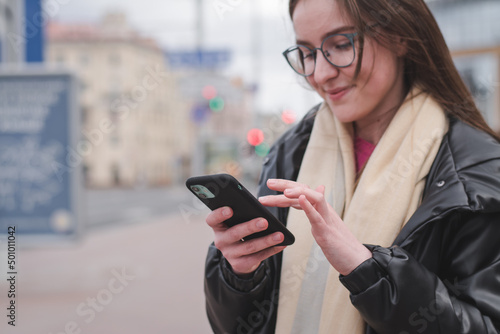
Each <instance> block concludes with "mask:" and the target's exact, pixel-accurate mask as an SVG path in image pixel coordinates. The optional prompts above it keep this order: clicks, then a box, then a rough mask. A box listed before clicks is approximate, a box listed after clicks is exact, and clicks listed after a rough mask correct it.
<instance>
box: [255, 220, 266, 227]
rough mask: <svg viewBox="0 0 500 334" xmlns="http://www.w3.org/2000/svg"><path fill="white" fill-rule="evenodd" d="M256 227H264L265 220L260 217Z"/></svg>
mask: <svg viewBox="0 0 500 334" xmlns="http://www.w3.org/2000/svg"><path fill="white" fill-rule="evenodd" d="M257 227H258V228H264V227H266V221H265V220H264V219H260V220H259V221H257Z"/></svg>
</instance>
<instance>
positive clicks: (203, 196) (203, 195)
mask: <svg viewBox="0 0 500 334" xmlns="http://www.w3.org/2000/svg"><path fill="white" fill-rule="evenodd" d="M198 196H199V197H200V198H207V195H205V194H203V193H201V194H198Z"/></svg>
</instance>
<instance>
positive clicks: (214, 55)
mask: <svg viewBox="0 0 500 334" xmlns="http://www.w3.org/2000/svg"><path fill="white" fill-rule="evenodd" d="M166 56H167V60H168V63H169V64H170V67H171V68H173V69H181V68H189V69H215V68H221V67H224V66H227V65H228V64H229V62H230V60H231V53H230V52H229V51H227V50H221V51H205V50H197V51H190V52H167V54H166Z"/></svg>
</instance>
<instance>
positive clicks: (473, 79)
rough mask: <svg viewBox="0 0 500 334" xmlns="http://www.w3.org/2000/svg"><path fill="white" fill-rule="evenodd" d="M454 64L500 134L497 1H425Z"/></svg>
mask: <svg viewBox="0 0 500 334" xmlns="http://www.w3.org/2000/svg"><path fill="white" fill-rule="evenodd" d="M429 7H430V8H431V10H432V11H433V13H434V15H435V17H436V20H437V21H438V23H439V25H440V27H441V30H442V32H443V34H444V36H445V38H446V42H447V43H448V46H449V48H450V50H451V52H452V55H453V57H454V60H455V64H456V65H457V68H458V69H459V71H460V73H461V75H462V77H463V78H464V80H465V82H466V83H467V85H468V86H469V89H470V90H471V92H472V94H473V95H474V97H475V99H476V103H477V105H478V107H479V109H480V110H481V111H482V112H483V114H484V116H485V118H486V120H487V121H488V123H489V124H490V126H491V127H492V128H494V129H495V130H496V131H500V20H499V19H498V17H499V16H500V1H498V0H434V1H429Z"/></svg>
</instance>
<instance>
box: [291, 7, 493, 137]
mask: <svg viewBox="0 0 500 334" xmlns="http://www.w3.org/2000/svg"><path fill="white" fill-rule="evenodd" d="M299 1H305V0H290V2H289V13H290V17H291V18H293V12H294V10H295V7H296V6H297V4H298V3H299ZM332 1H337V3H338V5H339V7H340V8H341V9H342V10H344V14H345V15H347V16H348V17H349V18H350V19H351V21H352V22H353V26H354V27H355V29H356V31H358V33H359V34H360V35H361V38H360V41H359V44H360V51H359V57H358V63H357V67H356V73H357V72H359V69H360V67H361V60H362V55H363V41H364V39H363V37H364V36H367V37H369V38H372V39H374V40H375V41H376V42H378V43H379V44H381V45H382V46H384V47H386V48H388V49H390V50H393V52H397V49H396V48H398V47H399V48H400V45H401V43H404V45H405V50H406V52H405V54H404V56H403V58H404V78H405V84H406V85H407V87H412V86H418V87H419V88H421V89H422V90H423V91H424V92H426V93H428V94H430V95H431V96H432V97H433V98H434V99H435V100H436V101H437V102H438V103H439V104H440V105H441V107H442V108H443V110H445V111H446V112H447V113H448V114H451V115H453V116H455V117H456V118H458V119H460V120H462V121H463V122H465V123H467V124H469V125H471V126H473V127H475V128H477V129H480V130H482V131H484V132H486V133H488V134H490V135H491V136H493V137H494V138H496V139H497V140H500V137H499V136H497V134H496V133H495V132H494V131H493V130H492V129H491V128H490V127H489V126H488V124H487V123H486V121H485V120H484V118H483V116H482V115H481V112H480V111H479V109H478V108H477V106H476V104H475V102H474V98H473V97H472V94H471V93H470V92H469V90H468V89H467V86H466V85H465V83H464V82H463V80H462V78H461V77H460V74H459V73H458V71H457V69H456V67H455V65H454V63H453V60H452V57H451V55H450V51H449V49H448V46H447V45H446V42H445V40H444V37H443V34H442V33H441V30H440V29H439V26H438V24H437V22H436V20H435V19H434V16H433V15H432V13H431V11H430V10H429V8H428V7H427V5H426V4H425V2H424V0H332Z"/></svg>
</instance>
